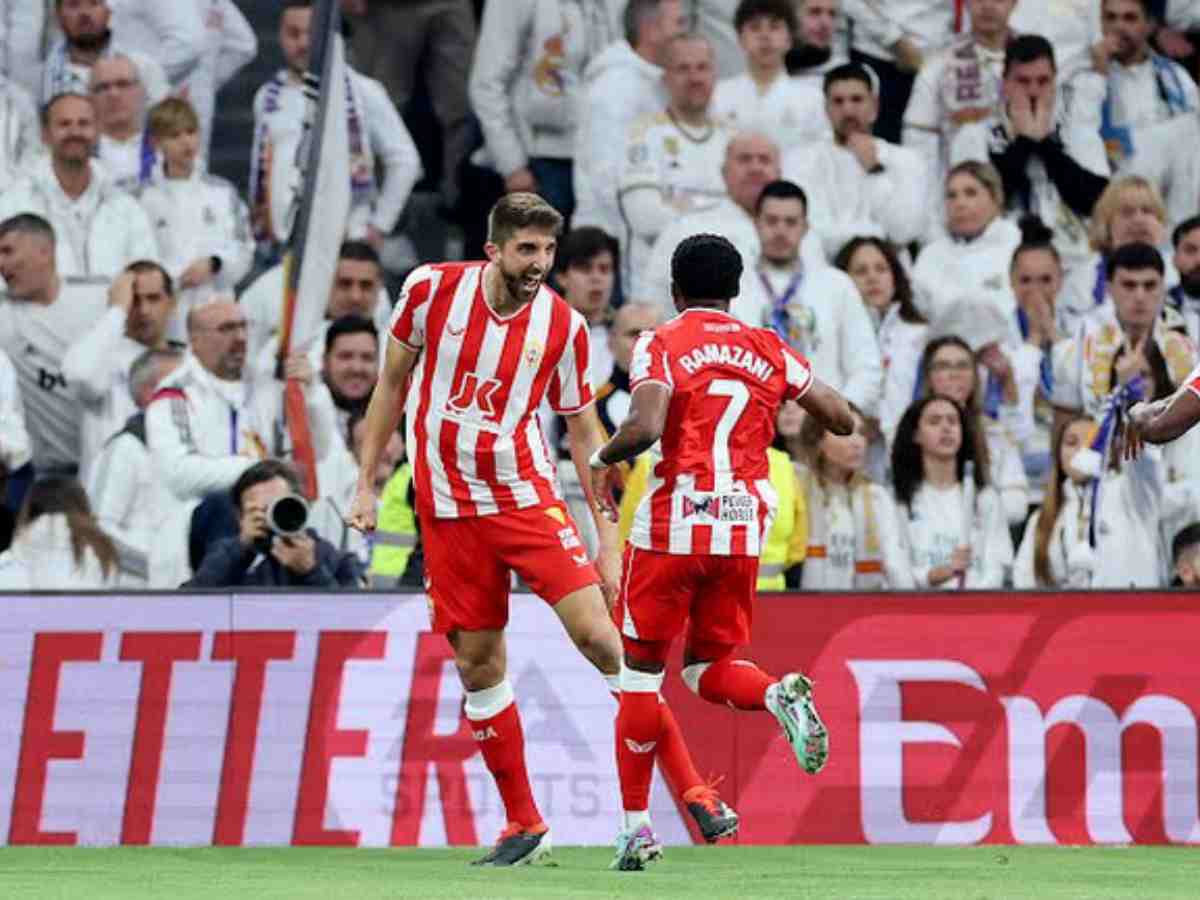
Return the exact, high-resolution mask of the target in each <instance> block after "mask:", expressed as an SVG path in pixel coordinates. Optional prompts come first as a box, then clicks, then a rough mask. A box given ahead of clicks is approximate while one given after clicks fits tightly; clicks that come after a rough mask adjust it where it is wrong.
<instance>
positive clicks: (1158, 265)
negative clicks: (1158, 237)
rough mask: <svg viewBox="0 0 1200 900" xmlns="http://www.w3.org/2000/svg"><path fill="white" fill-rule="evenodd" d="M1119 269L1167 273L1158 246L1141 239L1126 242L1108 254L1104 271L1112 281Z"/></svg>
mask: <svg viewBox="0 0 1200 900" xmlns="http://www.w3.org/2000/svg"><path fill="white" fill-rule="evenodd" d="M1118 269H1129V270H1137V269H1153V270H1154V271H1155V272H1157V273H1158V274H1159V275H1166V274H1167V265H1166V263H1165V262H1163V258H1162V254H1161V253H1159V252H1158V248H1156V247H1152V246H1150V245H1149V244H1145V243H1143V242H1141V241H1134V242H1133V243H1132V244H1125V245H1124V246H1121V247H1118V248H1117V249H1116V250H1114V251H1113V252H1112V253H1110V254H1109V255H1108V259H1107V260H1106V261H1105V263H1104V271H1105V274H1106V275H1107V276H1108V280H1109V281H1112V279H1113V277H1114V276H1115V275H1116V274H1117V270H1118Z"/></svg>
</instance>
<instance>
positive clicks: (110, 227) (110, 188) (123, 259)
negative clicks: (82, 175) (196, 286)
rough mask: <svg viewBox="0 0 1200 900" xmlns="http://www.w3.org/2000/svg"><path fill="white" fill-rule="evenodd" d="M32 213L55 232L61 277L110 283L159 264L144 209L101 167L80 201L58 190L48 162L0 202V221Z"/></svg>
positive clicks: (95, 169) (41, 161)
mask: <svg viewBox="0 0 1200 900" xmlns="http://www.w3.org/2000/svg"><path fill="white" fill-rule="evenodd" d="M22 212H32V213H37V214H38V215H39V216H42V217H43V218H45V219H46V220H47V221H49V222H50V224H51V225H53V226H54V234H55V238H56V242H55V257H56V259H57V262H58V274H59V275H60V276H63V277H72V276H81V277H86V278H100V279H104V280H111V279H112V278H115V277H116V276H117V274H119V273H120V272H121V271H122V270H123V269H124V268H125V267H126V266H127V265H129V264H130V263H131V262H133V261H134V260H138V259H151V260H152V259H157V258H158V241H157V240H155V238H154V231H153V230H152V229H151V227H150V220H149V219H148V218H147V217H146V213H145V212H143V210H142V208H141V206H139V205H138V202H137V200H136V199H134V198H133V197H132V196H131V195H129V194H127V193H125V192H124V191H122V190H120V189H119V188H117V187H116V186H115V185H114V184H113V183H112V181H111V180H110V179H109V176H108V174H107V173H106V172H105V171H104V169H103V168H101V166H100V165H99V163H96V162H93V163H92V181H91V183H90V184H89V185H88V187H87V190H85V191H84V192H83V193H82V194H81V195H80V196H79V197H78V198H76V199H74V200H73V199H71V198H70V197H68V196H67V195H66V194H65V193H64V192H63V189H62V188H61V187H60V186H59V183H58V178H57V177H56V176H55V174H54V169H53V167H52V165H51V162H50V157H49V156H43V157H40V158H39V159H37V160H36V161H35V162H34V164H33V167H32V169H31V170H30V171H29V174H28V175H27V176H26V177H24V178H23V179H21V181H20V182H18V183H17V184H16V185H14V186H13V188H12V190H10V191H7V192H5V193H4V195H3V196H0V219H6V218H8V217H9V216H14V215H16V214H17V213H22Z"/></svg>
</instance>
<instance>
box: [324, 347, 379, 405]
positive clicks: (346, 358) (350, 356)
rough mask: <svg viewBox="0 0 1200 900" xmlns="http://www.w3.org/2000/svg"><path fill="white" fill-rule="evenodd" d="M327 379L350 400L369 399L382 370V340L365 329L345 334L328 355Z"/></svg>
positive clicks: (338, 393)
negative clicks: (380, 357)
mask: <svg viewBox="0 0 1200 900" xmlns="http://www.w3.org/2000/svg"><path fill="white" fill-rule="evenodd" d="M324 366H325V380H326V381H327V382H328V383H329V387H330V388H331V389H332V390H333V392H334V393H335V394H337V395H338V396H340V397H344V398H345V399H347V400H355V401H357V400H365V399H366V398H367V397H369V396H370V394H371V390H372V389H373V388H374V387H375V379H376V377H377V375H378V373H379V342H378V341H377V340H376V339H375V337H374V335H370V334H367V333H366V332H363V331H358V332H355V333H354V334H343V335H342V336H341V337H339V338H338V339H337V340H336V341H334V342H333V346H332V347H330V348H329V352H328V353H326V354H325V361H324Z"/></svg>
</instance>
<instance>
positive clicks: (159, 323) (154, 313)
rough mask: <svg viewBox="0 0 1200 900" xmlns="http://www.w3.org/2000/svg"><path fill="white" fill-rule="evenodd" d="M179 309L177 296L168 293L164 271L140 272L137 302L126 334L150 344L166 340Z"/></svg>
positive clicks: (127, 321)
mask: <svg viewBox="0 0 1200 900" xmlns="http://www.w3.org/2000/svg"><path fill="white" fill-rule="evenodd" d="M174 312H175V298H174V297H172V296H171V295H170V294H168V293H167V286H166V282H165V281H163V277H162V273H161V272H139V273H138V274H137V276H136V277H135V278H134V279H133V303H132V304H131V305H130V307H129V316H128V317H127V318H126V319H125V334H126V335H127V336H128V337H129V338H130V339H132V340H135V341H137V342H138V343H140V344H145V345H146V346H147V347H156V346H158V345H159V344H161V343H162V340H163V337H164V336H165V335H166V333H167V323H168V322H170V321H171V315H172V314H173V313H174Z"/></svg>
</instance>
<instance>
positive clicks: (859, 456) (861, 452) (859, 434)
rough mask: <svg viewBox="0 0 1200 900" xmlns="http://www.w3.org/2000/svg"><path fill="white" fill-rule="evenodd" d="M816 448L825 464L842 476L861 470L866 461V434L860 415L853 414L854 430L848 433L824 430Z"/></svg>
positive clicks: (845, 476) (847, 476) (848, 475)
mask: <svg viewBox="0 0 1200 900" xmlns="http://www.w3.org/2000/svg"><path fill="white" fill-rule="evenodd" d="M817 449H818V450H819V451H820V453H821V456H822V457H824V458H825V463H826V465H827V466H829V467H830V468H831V469H833V470H834V471H835V473H840V474H841V476H842V477H844V478H849V477H850V476H851V475H853V474H854V473H855V472H861V471H862V470H863V466H864V465H866V462H867V435H866V429H865V423H864V422H863V420H862V417H861V416H858V415H855V416H854V430H853V431H852V432H850V434H847V435H845V436H839V435H836V434H833V433H832V432H829V431H827V432H825V434H824V436H822V438H821V440H820V443H818V444H817Z"/></svg>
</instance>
